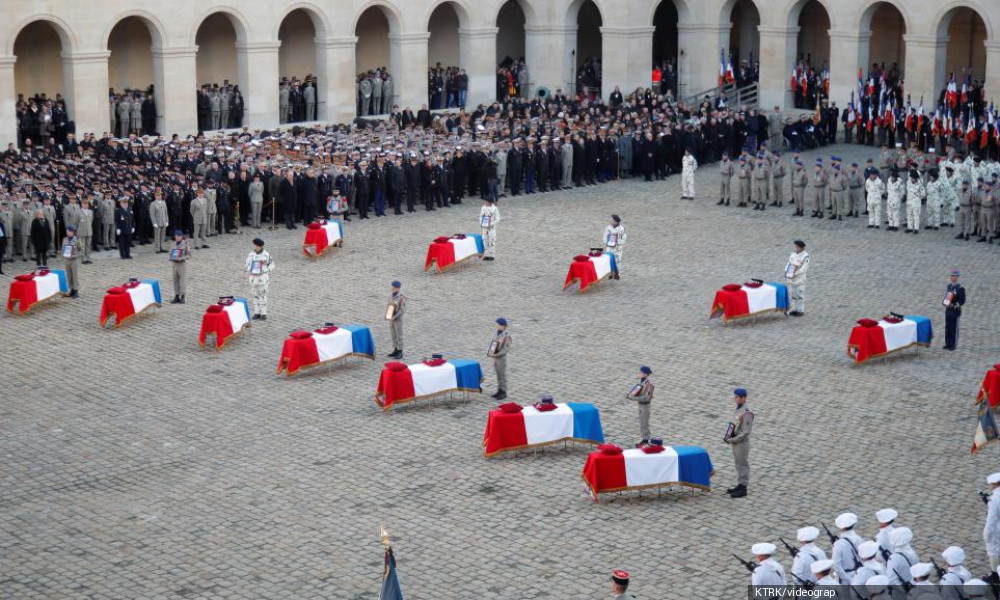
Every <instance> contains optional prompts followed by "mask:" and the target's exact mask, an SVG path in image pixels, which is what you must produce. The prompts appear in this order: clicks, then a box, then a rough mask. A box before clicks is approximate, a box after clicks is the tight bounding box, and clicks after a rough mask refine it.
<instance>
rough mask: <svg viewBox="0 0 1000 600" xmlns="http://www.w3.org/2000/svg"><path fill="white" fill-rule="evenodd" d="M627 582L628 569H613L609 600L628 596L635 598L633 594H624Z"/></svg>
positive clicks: (626, 598)
mask: <svg viewBox="0 0 1000 600" xmlns="http://www.w3.org/2000/svg"><path fill="white" fill-rule="evenodd" d="M628 582H629V576H628V571H624V570H622V569H615V570H614V571H612V572H611V594H612V596H611V600H628V598H635V596H631V595H630V596H626V595H625V592H627V591H628Z"/></svg>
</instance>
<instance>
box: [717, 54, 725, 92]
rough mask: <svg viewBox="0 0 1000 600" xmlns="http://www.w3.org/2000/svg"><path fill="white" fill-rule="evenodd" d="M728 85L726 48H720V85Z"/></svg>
mask: <svg viewBox="0 0 1000 600" xmlns="http://www.w3.org/2000/svg"><path fill="white" fill-rule="evenodd" d="M724 85H726V50H725V49H724V48H719V87H722V86H724Z"/></svg>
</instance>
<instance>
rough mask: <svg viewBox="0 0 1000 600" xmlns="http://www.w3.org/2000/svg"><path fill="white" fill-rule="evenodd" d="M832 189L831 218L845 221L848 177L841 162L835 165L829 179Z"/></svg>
mask: <svg viewBox="0 0 1000 600" xmlns="http://www.w3.org/2000/svg"><path fill="white" fill-rule="evenodd" d="M829 186H830V187H829V189H830V220H834V221H843V220H844V212H845V210H844V209H846V208H847V199H846V198H845V196H846V194H847V192H846V190H847V178H846V177H844V172H843V171H842V170H841V167H840V163H835V164H834V165H833V173H832V174H831V175H830V180H829Z"/></svg>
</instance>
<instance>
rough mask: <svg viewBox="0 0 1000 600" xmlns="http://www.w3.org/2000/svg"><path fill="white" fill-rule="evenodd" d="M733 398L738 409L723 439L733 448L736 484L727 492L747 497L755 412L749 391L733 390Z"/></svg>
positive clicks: (732, 495)
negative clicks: (748, 403)
mask: <svg viewBox="0 0 1000 600" xmlns="http://www.w3.org/2000/svg"><path fill="white" fill-rule="evenodd" d="M733 399H734V400H735V401H736V409H735V410H734V411H733V419H732V421H730V422H729V427H728V428H727V429H726V434H725V435H724V436H723V438H722V441H724V442H725V443H727V444H729V445H730V446H731V447H732V449H733V460H734V461H735V462H736V485H735V486H734V487H731V488H729V489H727V490H726V493H728V494H729V496H730V497H731V498H745V497H746V495H747V486H748V485H749V484H750V433H751V432H752V431H753V418H754V414H753V412H752V411H751V410H750V409H749V408H748V407H747V391H746V390H745V389H744V388H736V389H735V390H733Z"/></svg>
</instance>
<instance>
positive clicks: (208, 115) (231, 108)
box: [198, 79, 246, 131]
mask: <svg viewBox="0 0 1000 600" xmlns="http://www.w3.org/2000/svg"><path fill="white" fill-rule="evenodd" d="M245 111H246V102H244V100H243V93H242V92H240V86H238V85H233V84H231V83H229V80H228V79H226V80H225V81H223V82H222V85H219V84H217V83H212V84H209V83H206V84H204V85H202V86H201V88H200V89H199V90H198V129H199V130H201V131H215V130H218V129H234V128H237V129H238V128H240V127H243V117H244V113H245Z"/></svg>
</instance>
